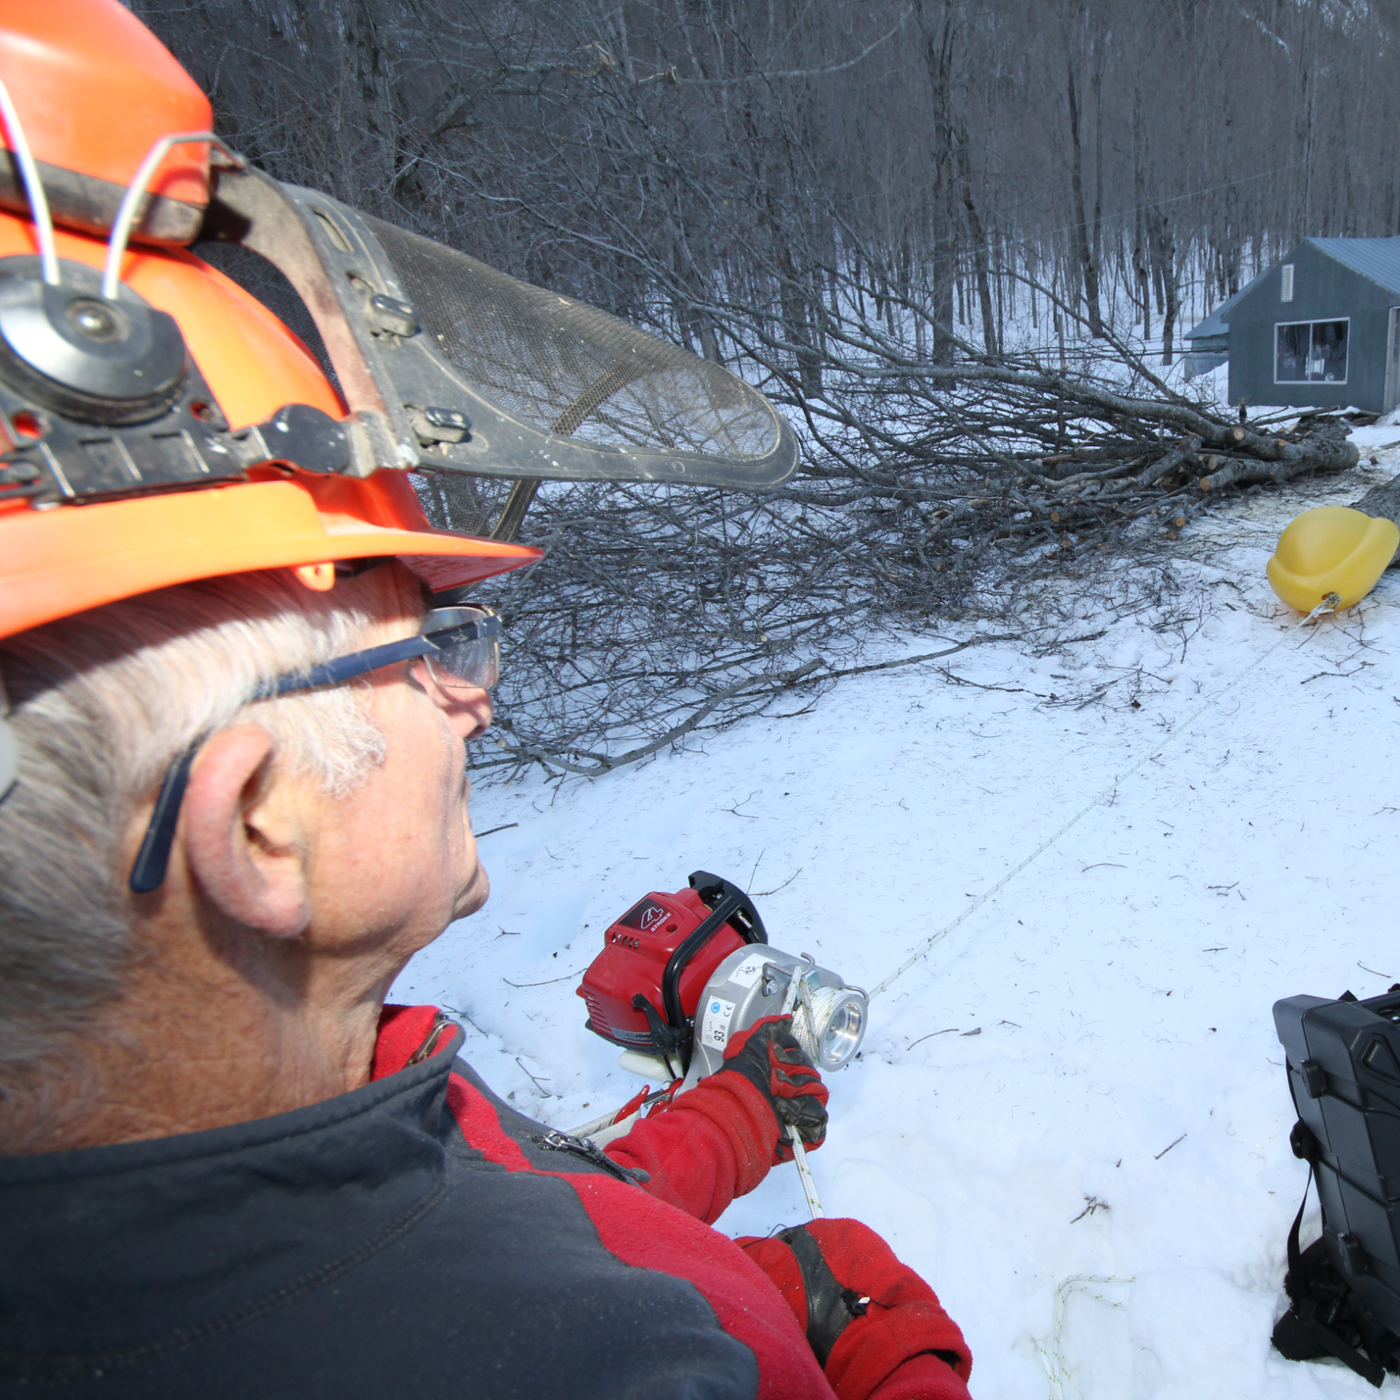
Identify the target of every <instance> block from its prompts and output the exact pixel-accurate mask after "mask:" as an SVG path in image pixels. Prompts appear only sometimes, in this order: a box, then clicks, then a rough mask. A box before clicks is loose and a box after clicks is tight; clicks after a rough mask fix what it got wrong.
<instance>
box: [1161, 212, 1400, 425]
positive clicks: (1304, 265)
mask: <svg viewBox="0 0 1400 1400" xmlns="http://www.w3.org/2000/svg"><path fill="white" fill-rule="evenodd" d="M1213 315H1219V316H1220V318H1221V320H1222V321H1223V322H1224V323H1225V324H1227V325H1228V327H1229V356H1230V399H1231V401H1232V402H1238V401H1239V400H1240V399H1241V398H1242V399H1243V400H1244V401H1245V403H1247V404H1281V405H1284V406H1287V407H1296V408H1346V407H1349V406H1354V407H1356V408H1361V409H1366V410H1368V411H1369V412H1372V413H1387V412H1389V411H1390V409H1392V408H1394V407H1395V406H1396V402H1397V399H1400V237H1395V238H1305V239H1303V241H1302V242H1301V243H1299V244H1298V245H1297V247H1295V248H1294V249H1293V250H1292V252H1290V253H1289V254H1288V256H1287V257H1285V258H1283V259H1282V260H1281V261H1279V262H1277V263H1275V264H1274V266H1273V267H1271V268H1269V269H1268V270H1267V271H1265V272H1262V273H1260V274H1259V276H1258V277H1256V278H1255V279H1254V281H1253V282H1251V283H1250V284H1249V285H1248V286H1247V287H1244V288H1242V289H1241V290H1240V291H1239V292H1238V293H1237V294H1236V296H1235V297H1234V298H1233V300H1232V302H1231V303H1227V304H1226V305H1225V306H1222V307H1220V308H1218V311H1217V312H1216V313H1213ZM1211 319H1212V318H1211V317H1207V321H1209V320H1211ZM1201 324H1202V326H1204V325H1205V324H1206V322H1202V323H1201ZM1196 329H1200V327H1197V328H1196ZM1194 333H1195V332H1194V330H1193V331H1192V332H1190V333H1189V334H1190V335H1194ZM1193 344H1194V342H1193Z"/></svg>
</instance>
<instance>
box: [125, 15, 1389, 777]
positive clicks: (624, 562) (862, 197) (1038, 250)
mask: <svg viewBox="0 0 1400 1400" xmlns="http://www.w3.org/2000/svg"><path fill="white" fill-rule="evenodd" d="M132 2H133V8H134V9H136V11H137V12H138V13H139V14H140V15H141V16H142V17H143V18H144V19H145V20H146V21H147V22H148V23H149V24H151V25H152V27H153V28H154V29H155V30H156V32H157V33H158V34H160V35H161V37H162V38H163V39H164V40H165V41H166V43H167V44H168V45H169V46H170V47H171V48H172V50H173V51H174V52H175V53H176V55H177V56H178V57H179V58H180V59H181V60H182V61H183V62H184V63H185V64H186V66H187V67H188V68H189V69H190V70H191V72H192V73H193V74H194V76H195V77H196V78H197V79H198V80H199V81H200V82H201V83H202V84H203V85H204V86H205V87H206V89H207V90H208V91H209V92H210V93H211V95H212V97H213V100H214V105H215V111H216V114H217V120H218V122H219V124H220V128H221V130H222V132H223V133H224V134H225V135H226V137H228V138H229V139H231V141H232V142H233V143H234V144H236V145H237V146H238V147H239V148H240V149H241V150H243V151H244V152H245V153H246V154H247V155H248V156H250V157H251V158H252V159H253V160H254V161H255V162H256V163H258V164H259V165H261V166H262V167H263V168H264V169H266V170H268V171H269V172H270V173H272V174H273V175H275V176H277V177H278V178H280V179H283V180H287V181H291V182H294V183H297V184H304V185H310V186H314V187H316V188H319V189H323V190H325V191H327V192H328V193H330V194H333V195H335V196H336V197H338V198H340V199H342V200H344V201H346V202H347V203H349V204H352V205H355V206H356V207H358V208H360V209H362V210H364V211H366V212H368V213H371V214H375V215H378V216H379V217H381V218H384V219H387V220H390V221H392V222H395V223H398V224H400V225H403V226H406V227H408V228H411V229H414V230H416V231H418V232H420V233H423V234H426V235H427V236H429V237H431V238H435V239H437V240H439V241H441V242H444V243H448V244H450V245H452V246H455V247H458V248H461V249H463V250H465V251H467V252H470V253H472V254H474V255H475V256H477V257H479V258H481V259H483V260H484V261H486V262H488V263H491V264H493V265H494V266H496V267H498V268H500V269H501V270H503V271H506V272H509V273H513V274H515V275H516V276H519V277H522V278H525V279H527V280H529V281H532V282H536V283H539V284H542V285H545V286H548V287H551V288H555V289H557V290H559V291H563V292H567V293H569V294H571V295H574V296H578V297H581V298H583V299H585V300H587V301H590V302H593V303H595V304H597V305H599V306H601V307H603V308H605V309H607V310H609V311H612V312H615V313H617V314H619V315H621V316H624V317H626V318H628V319H630V320H632V321H635V322H637V323H639V324H641V325H643V326H645V327H647V328H649V329H651V330H653V331H655V332H657V333H658V334H660V335H662V336H664V337H666V338H667V339H670V340H673V341H676V342H678V343H681V344H683V345H686V346H688V347H689V348H690V349H692V350H693V351H694V352H695V353H697V354H701V355H704V356H706V357H707V358H710V359H712V360H716V361H718V362H721V363H723V364H725V365H727V366H728V367H730V368H731V369H734V370H735V371H736V372H738V373H741V374H743V375H744V376H745V377H746V378H747V379H749V380H750V381H751V382H753V383H755V384H757V385H759V386H760V387H761V388H762V389H763V390H764V392H766V393H768V394H769V395H770V396H771V397H772V398H774V399H775V400H776V401H777V402H779V403H780V404H782V405H783V406H784V408H785V409H786V410H787V411H788V413H789V416H790V417H791V419H792V421H793V423H794V426H795V427H797V428H798V430H799V432H800V434H801V435H802V437H803V441H804V462H803V467H802V470H801V472H800V473H799V475H798V476H797V477H796V478H794V480H793V481H792V482H790V483H789V485H788V486H787V487H785V488H783V489H782V490H780V491H779V492H777V493H775V494H774V495H771V496H766V497H761V498H760V497H745V496H742V495H735V494H733V493H718V492H710V491H699V492H697V491H693V490H691V491H682V490H680V489H678V488H657V487H600V486H569V487H562V486H547V487H546V488H545V489H544V490H542V491H541V493H540V495H539V496H538V498H537V499H536V501H535V503H534V505H533V507H532V508H531V510H530V512H529V514H528V515H527V517H526V518H525V521H524V525H523V527H522V529H521V534H522V537H523V538H526V539H528V540H530V541H531V542H534V543H539V544H543V545H545V546H546V547H547V548H548V551H549V553H548V557H547V559H546V560H545V562H544V563H543V564H542V565H540V566H538V567H537V568H535V569H533V570H531V571H529V573H528V574H527V575H525V576H523V577H520V578H513V579H511V580H508V581H507V582H506V583H505V584H503V585H501V586H500V587H498V588H496V589H494V590H493V591H492V595H491V596H492V600H493V601H496V602H497V603H499V604H500V605H502V606H503V607H504V608H505V610H506V612H507V617H508V621H509V623H510V627H511V632H510V635H511V637H512V653H511V654H512V659H513V666H514V670H513V672H512V673H511V676H510V679H509V681H508V683H507V684H506V685H505V686H503V689H502V695H501V700H502V723H501V731H500V732H501V736H502V737H501V738H500V740H499V741H498V742H499V743H500V745H501V747H500V749H499V750H498V751H497V752H496V755H495V756H493V757H484V758H482V759H480V760H479V761H480V762H482V763H483V764H484V765H485V766H491V765H493V764H496V765H500V766H503V767H505V768H506V769H507V770H509V769H513V768H515V767H517V766H518V765H519V764H521V763H532V762H540V763H543V764H545V765H546V766H547V767H549V768H550V769H551V771H555V772H585V773H593V772H602V771H606V770H607V769H608V768H610V767H614V766H616V765H617V764H618V763H619V762H625V761H629V760H631V759H634V758H636V757H639V756H642V755H644V754H646V753H650V752H655V751H657V750H658V749H659V748H661V747H664V746H666V745H668V744H671V743H674V742H677V741H678V740H682V739H684V737H685V736H686V735H688V734H691V733H694V732H698V731H703V730H704V729H705V728H706V727H710V726H714V725H717V724H721V723H724V722H728V721H729V720H732V719H733V718H735V717H736V716H739V715H741V714H743V713H746V712H750V711H752V710H753V709H756V708H759V707H762V706H766V705H772V704H773V703H774V702H775V701H782V702H783V703H784V704H785V705H787V707H788V708H795V707H797V706H799V705H800V704H802V703H806V702H807V700H808V699H810V697H811V696H813V695H814V694H816V693H817V692H818V691H819V690H820V689H821V688H822V687H823V686H825V685H827V684H829V683H830V682H831V681H832V679H833V678H835V677H837V676H839V675H840V674H841V673H843V672H844V671H847V670H849V669H850V668H851V667H853V666H857V665H859V664H860V656H859V650H860V639H861V637H863V636H866V635H869V634H870V633H871V632H872V631H873V630H878V629H881V628H885V627H889V626H896V627H900V628H905V629H909V630H918V631H926V632H927V631H933V630H935V629H936V628H937V627H938V625H939V624H940V623H945V622H948V621H950V620H964V621H966V620H972V621H976V622H977V623H978V624H979V625H980V626H981V627H982V628H983V631H982V632H981V633H980V635H982V636H991V635H1002V634H1005V633H1012V634H1015V635H1017V636H1025V637H1027V638H1028V639H1030V640H1033V641H1034V642H1035V644H1038V645H1039V644H1044V645H1050V644H1052V643H1053V638H1054V635H1055V634H1056V619H1055V618H1054V617H1053V616H1052V615H1051V614H1049V613H1047V612H1045V611H1044V609H1043V608H1042V609H1040V610H1039V611H1036V609H1034V608H1029V609H1028V599H1029V598H1030V597H1031V596H1032V593H1033V592H1034V588H1035V584H1036V582H1037V581H1043V580H1045V579H1046V578H1051V577H1061V578H1062V577H1064V576H1065V575H1067V574H1068V575H1071V576H1076V575H1077V576H1080V577H1084V578H1086V579H1087V578H1088V577H1089V575H1090V574H1091V573H1092V572H1093V571H1095V570H1098V571H1100V572H1102V570H1103V568H1104V567H1105V561H1114V562H1121V561H1125V560H1126V561H1128V562H1136V563H1137V564H1139V565H1140V566H1141V567H1142V568H1143V569H1144V570H1149V571H1150V570H1151V569H1153V568H1158V567H1159V566H1160V551H1161V549H1162V547H1163V544H1164V542H1166V541H1168V540H1170V539H1174V538H1175V537H1176V535H1177V534H1178V532H1179V531H1180V530H1181V529H1182V528H1184V527H1185V525H1186V524H1187V522H1188V521H1189V519H1190V518H1191V516H1192V515H1193V514H1195V513H1196V512H1198V511H1199V510H1201V509H1203V508H1205V507H1207V506H1208V505H1209V504H1210V503H1211V502H1212V501H1214V500H1218V499H1220V498H1221V496H1222V495H1229V494H1231V493H1237V492H1239V491H1241V490H1245V489H1254V490H1258V489H1267V487H1268V485H1269V484H1270V483H1274V482H1278V481H1281V480H1285V479H1287V478H1288V477H1291V476H1294V475H1297V474H1299V473H1303V472H1311V471H1335V470H1339V469H1342V468H1345V467H1348V466H1350V465H1353V464H1354V463H1355V461H1356V452H1355V449H1354V448H1353V447H1351V446H1350V444H1348V443H1347V442H1346V441H1345V425H1343V424H1340V423H1338V422H1336V421H1335V420H1331V421H1328V420H1322V419H1307V418H1305V419H1304V420H1303V421H1301V422H1299V423H1297V424H1290V426H1289V428H1288V430H1287V431H1286V432H1282V433H1280V432H1279V431H1278V430H1277V428H1276V426H1272V425H1270V424H1267V423H1260V422H1250V423H1245V422H1243V421H1242V416H1241V421H1236V419H1235V418H1234V416H1233V415H1229V416H1228V421H1227V418H1226V417H1222V416H1220V414H1219V413H1218V411H1217V410H1215V409H1213V408H1212V407H1211V406H1210V405H1208V404H1206V403H1204V402H1203V401H1197V400H1196V399H1194V398H1193V397H1192V396H1191V392H1190V386H1189V385H1183V384H1182V381H1181V380H1180V377H1179V374H1178V373H1177V371H1176V367H1175V365H1174V362H1175V361H1176V360H1177V359H1178V358H1179V355H1180V348H1181V334H1182V331H1183V330H1185V329H1187V328H1189V326H1190V325H1191V323H1192V322H1193V321H1194V320H1195V319H1197V318H1198V317H1199V316H1200V315H1203V314H1204V313H1205V311H1207V310H1209V309H1210V307H1212V306H1213V305H1215V304H1216V303H1217V302H1218V301H1220V300H1221V299H1223V298H1224V297H1225V296H1227V295H1229V294H1230V293H1232V292H1234V291H1235V290H1237V289H1238V288H1239V286H1241V285H1242V283H1243V282H1244V281H1247V280H1248V278H1249V277H1251V276H1252V275H1253V274H1254V273H1255V272H1257V271H1258V270H1259V269H1260V268H1261V267H1263V266H1266V265H1267V264H1268V263H1269V262H1271V261H1273V260H1274V259H1275V258H1276V257H1277V255H1278V254H1279V253H1280V252H1281V251H1283V250H1285V249H1286V248H1287V247H1289V246H1290V245H1291V244H1292V243H1293V242H1295V241H1296V240H1297V239H1298V238H1299V237H1302V236H1305V235H1344V236H1345V235H1349V236H1382V235H1390V234H1394V233H1397V232H1400V180H1397V167H1396V165H1395V162H1394V161H1393V159H1392V158H1391V153H1390V144H1391V142H1390V136H1391V133H1392V132H1393V131H1394V130H1395V129H1396V126H1397V118H1400V91H1397V90H1395V84H1394V82H1393V80H1392V73H1393V69H1394V62H1395V50H1396V45H1397V29H1400V4H1396V3H1394V0H1386V3H1366V0H1002V2H1001V3H985V0H866V3H863V4H860V5H855V4H850V3H836V0H806V3H801V4H799V3H796V0H518V3H513V4H496V3H480V4H474V3H471V0H339V3H333V0H204V3H201V4H197V5H196V4H191V3H190V0H132ZM421 489H422V492H423V494H424V498H425V501H426V503H427V504H428V507H429V510H430V513H436V514H437V516H438V518H440V519H443V520H444V521H446V520H451V521H453V522H454V523H461V524H465V525H467V526H468V527H469V528H476V529H479V530H482V531H484V532H489V531H490V530H491V529H492V527H493V525H494V524H495V523H496V517H497V515H498V514H499V512H500V509H501V505H502V501H501V499H500V495H499V490H498V488H495V487H487V486H486V485H484V484H482V485H480V486H477V485H476V484H474V483H473V482H471V481H469V480H463V479H461V478H458V479H445V478H433V479H429V480H425V481H424V482H423V484H422V488H421ZM1032 613H1034V614H1035V616H1034V618H1033V619H1032V617H1031V614H1032ZM964 630H966V629H964Z"/></svg>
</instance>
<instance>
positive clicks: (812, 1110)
mask: <svg viewBox="0 0 1400 1400" xmlns="http://www.w3.org/2000/svg"><path fill="white" fill-rule="evenodd" d="M723 1068H724V1069H732V1070H735V1071H737V1072H738V1073H739V1074H742V1075H743V1076H744V1078H745V1079H747V1080H748V1081H749V1082H750V1083H751V1084H753V1085H755V1086H756V1087H757V1088H758V1090H759V1092H760V1093H761V1094H763V1096H764V1097H765V1098H766V1099H767V1100H768V1102H769V1104H770V1105H772V1108H773V1113H774V1115H775V1116H776V1117H777V1119H778V1124H779V1126H780V1127H781V1128H783V1129H786V1128H789V1127H793V1128H796V1129H797V1131H798V1133H799V1134H800V1135H801V1138H802V1141H803V1142H804V1143H805V1144H806V1145H807V1146H808V1147H812V1148H816V1147H820V1146H821V1145H822V1143H823V1141H824V1140H825V1139H826V1100H827V1087H826V1085H825V1084H823V1083H822V1077H821V1075H819V1074H818V1073H817V1070H816V1066H815V1065H813V1063H812V1062H811V1060H809V1059H808V1058H807V1052H806V1051H805V1050H804V1049H803V1048H802V1046H801V1045H800V1044H799V1043H798V1040H797V1037H796V1036H795V1035H793V1033H792V1017H791V1016H765V1017H764V1018H763V1019H762V1020H761V1021H755V1022H754V1023H753V1025H751V1026H750V1027H749V1028H748V1029H747V1030H746V1031H742V1032H740V1034H738V1035H736V1036H735V1037H734V1038H733V1039H732V1040H731V1041H730V1042H729V1045H728V1046H727V1047H726V1049H725V1052H724V1065H723ZM774 1156H775V1160H776V1161H779V1162H789V1161H791V1160H792V1145H791V1143H789V1142H788V1138H787V1133H786V1132H785V1131H784V1132H782V1133H781V1134H780V1135H779V1139H778V1144H777V1148H776V1151H775V1154H774Z"/></svg>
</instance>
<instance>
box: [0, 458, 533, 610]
mask: <svg viewBox="0 0 1400 1400" xmlns="http://www.w3.org/2000/svg"><path fill="white" fill-rule="evenodd" d="M8 514H9V519H7V520H6V521H5V530H4V536H5V553H4V556H3V558H0V637H8V636H12V635H13V634H15V633H16V632H23V631H25V630H27V629H28V628H31V627H38V626H41V625H42V624H43V623H46V622H52V621H54V620H55V619H57V618H61V617H68V616H71V615H73V614H74V613H79V612H85V611H87V610H88V609H89V608H96V607H101V606H102V605H103V604H105V603H113V602H116V601H117V600H118V599H121V598H130V597H134V596H135V595H137V594H140V593H147V592H150V591H151V590H152V589H157V588H167V587H169V586H171V585H172V584H177V583H189V582H192V581H194V580H196V579H205V578H215V577H218V576H220V575H223V574H238V573H246V572H248V571H250V570H253V569H275V568H294V567H296V566H298V565H303V564H320V563H328V562H332V561H335V560H349V559H366V558H375V557H380V556H385V555H389V556H394V557H397V558H399V559H402V560H403V562H404V563H405V564H406V565H407V566H408V567H409V568H410V569H412V570H413V571H414V572H415V573H416V574H418V575H419V577H421V578H422V579H423V581H424V582H425V583H426V584H427V585H428V587H429V588H431V589H434V590H437V589H442V588H453V587H458V586H460V585H461V584H464V583H471V582H474V581H475V580H477V579H482V578H489V577H490V576H491V575H493V574H499V573H505V572H506V571H508V570H510V569H518V568H522V567H523V566H524V565H526V564H532V563H534V562H535V560H537V559H539V558H540V557H541V551H540V550H538V549H532V548H530V547H529V546H527V545H519V544H507V543H504V542H502V541H500V540H490V539H481V538H477V537H473V536H470V535H454V534H449V533H448V532H446V531H441V530H430V529H405V528H403V527H402V526H400V525H376V524H372V523H370V522H368V521H366V520H364V519H362V518H358V517H357V516H354V515H350V514H345V515H341V514H339V513H337V512H336V511H334V509H327V505H326V503H325V502H324V501H322V502H321V503H319V505H318V503H317V501H315V500H313V498H312V496H311V494H310V493H309V492H308V491H307V490H306V489H304V488H303V487H302V486H301V485H300V484H299V483H297V482H295V481H261V482H249V483H246V484H238V485H232V486H225V487H214V488H210V489H205V490H197V491H185V492H176V493H170V494H164V495H155V496H141V497H135V498H128V499H125V500H117V501H108V502H103V503H100V504H93V505H84V506H78V507H61V508H59V509H56V510H47V511H27V510H23V509H21V510H17V511H15V512H13V513H8Z"/></svg>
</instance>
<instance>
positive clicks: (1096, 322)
mask: <svg viewBox="0 0 1400 1400" xmlns="http://www.w3.org/2000/svg"><path fill="white" fill-rule="evenodd" d="M1066 85H1067V92H1068V97H1069V139H1070V165H1069V178H1070V187H1071V189H1072V190H1073V193H1074V219H1075V223H1074V241H1075V247H1076V250H1077V251H1078V254H1079V276H1080V279H1081V281H1082V283H1083V287H1084V305H1085V307H1086V309H1087V311H1088V318H1089V334H1090V335H1093V336H1100V335H1102V334H1103V313H1102V312H1101V311H1100V309H1099V270H1098V267H1097V266H1096V264H1095V262H1094V253H1093V249H1092V247H1091V246H1090V243H1089V221H1088V212H1087V210H1086V209H1085V206H1084V151H1083V146H1082V144H1081V142H1080V139H1079V97H1078V93H1077V90H1076V88H1075V83H1074V67H1073V60H1071V65H1070V68H1069V71H1068V73H1067V74H1066Z"/></svg>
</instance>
